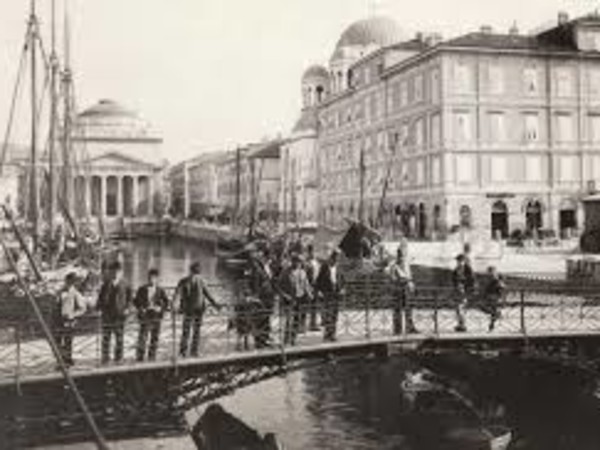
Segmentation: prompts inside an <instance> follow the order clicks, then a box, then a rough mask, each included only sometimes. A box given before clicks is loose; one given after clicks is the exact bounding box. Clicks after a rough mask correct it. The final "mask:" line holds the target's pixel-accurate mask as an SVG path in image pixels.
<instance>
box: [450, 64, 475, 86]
mask: <svg viewBox="0 0 600 450" xmlns="http://www.w3.org/2000/svg"><path fill="white" fill-rule="evenodd" d="M454 88H455V89H456V91H457V92H472V90H473V76H472V70H471V67H470V65H469V64H467V63H466V62H465V61H457V63H456V65H455V66H454Z"/></svg>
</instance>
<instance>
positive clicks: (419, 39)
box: [415, 31, 424, 42]
mask: <svg viewBox="0 0 600 450" xmlns="http://www.w3.org/2000/svg"><path fill="white" fill-rule="evenodd" d="M423 37H424V36H423V32H422V31H419V32H417V34H415V39H416V40H417V41H419V42H423Z"/></svg>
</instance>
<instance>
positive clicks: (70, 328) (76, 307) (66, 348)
mask: <svg viewBox="0 0 600 450" xmlns="http://www.w3.org/2000/svg"><path fill="white" fill-rule="evenodd" d="M76 283H77V275H75V273H74V272H69V273H68V274H67V276H66V277H65V284H64V286H63V288H62V289H61V290H60V292H59V294H58V296H57V305H56V309H55V316H54V323H55V329H56V333H55V336H56V343H57V345H58V347H59V349H60V351H61V355H62V358H63V361H64V363H65V364H66V365H68V366H71V365H73V334H74V331H75V320H76V319H77V318H78V317H79V316H81V315H83V313H85V299H84V298H83V295H81V293H80V292H79V291H78V290H77V287H76V286H75V285H76Z"/></svg>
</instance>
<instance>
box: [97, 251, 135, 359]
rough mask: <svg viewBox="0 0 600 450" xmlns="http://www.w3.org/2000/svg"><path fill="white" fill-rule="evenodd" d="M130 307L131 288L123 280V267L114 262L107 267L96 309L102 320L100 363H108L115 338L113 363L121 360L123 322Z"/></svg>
mask: <svg viewBox="0 0 600 450" xmlns="http://www.w3.org/2000/svg"><path fill="white" fill-rule="evenodd" d="M130 305H131V287H129V285H128V284H127V283H126V282H125V280H124V279H123V267H122V266H121V263H120V262H118V261H115V262H114V263H112V264H111V265H110V267H109V277H108V278H107V279H106V280H105V281H104V282H103V283H102V286H101V287H100V293H99V294H98V303H97V305H96V307H97V308H98V310H99V311H100V313H101V320H102V363H103V364H106V363H108V361H109V359H110V357H109V353H110V341H111V338H112V335H113V334H114V336H115V361H117V362H119V361H121V360H122V359H123V337H124V334H125V321H126V319H127V312H128V311H129V307H130Z"/></svg>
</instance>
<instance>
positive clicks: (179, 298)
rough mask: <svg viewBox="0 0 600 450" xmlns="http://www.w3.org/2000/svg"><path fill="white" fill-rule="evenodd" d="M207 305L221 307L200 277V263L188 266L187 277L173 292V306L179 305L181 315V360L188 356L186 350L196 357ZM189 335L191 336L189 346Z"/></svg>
mask: <svg viewBox="0 0 600 450" xmlns="http://www.w3.org/2000/svg"><path fill="white" fill-rule="evenodd" d="M207 303H210V304H211V305H212V306H214V307H215V308H217V309H221V305H220V304H218V303H217V301H216V300H215V299H214V298H213V296H212V295H211V293H210V292H209V290H208V289H207V287H206V283H205V282H204V280H202V278H201V277H200V263H198V262H195V263H193V264H192V265H191V266H190V273H189V275H188V276H186V277H185V278H182V279H181V280H180V281H179V283H178V285H177V289H176V290H175V298H174V304H175V305H179V309H180V310H181V312H182V313H183V327H182V330H181V341H180V344H179V355H180V356H181V357H183V358H185V357H186V356H188V350H189V355H191V356H198V349H199V347H200V331H201V328H202V321H203V319H204V313H205V312H206V307H207ZM190 334H191V335H192V336H191V339H192V341H191V346H190Z"/></svg>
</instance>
